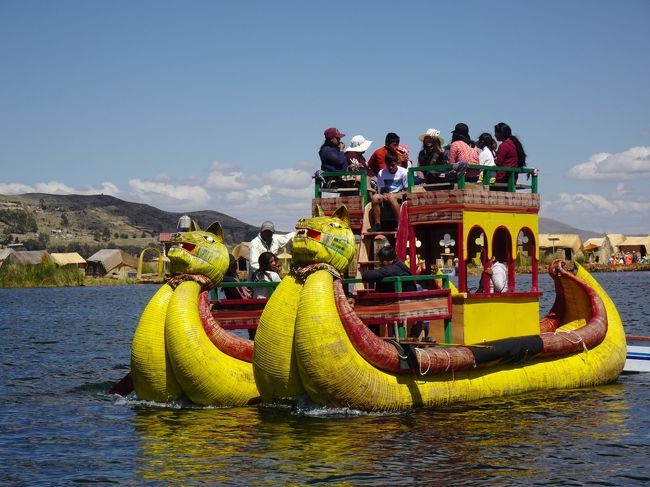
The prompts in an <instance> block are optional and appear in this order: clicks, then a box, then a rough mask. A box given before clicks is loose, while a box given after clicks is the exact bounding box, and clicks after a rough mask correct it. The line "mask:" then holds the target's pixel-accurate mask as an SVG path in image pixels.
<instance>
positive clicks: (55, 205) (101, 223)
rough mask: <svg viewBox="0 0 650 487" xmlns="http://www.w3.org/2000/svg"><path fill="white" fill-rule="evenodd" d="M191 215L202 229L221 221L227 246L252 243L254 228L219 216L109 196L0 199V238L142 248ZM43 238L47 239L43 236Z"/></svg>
mask: <svg viewBox="0 0 650 487" xmlns="http://www.w3.org/2000/svg"><path fill="white" fill-rule="evenodd" d="M182 215H189V216H190V217H192V218H193V219H194V220H196V221H197V222H198V223H199V225H200V226H201V228H206V227H207V226H208V225H209V224H210V223H212V222H213V221H219V222H221V225H222V226H223V229H224V236H225V240H226V243H227V244H228V245H229V246H232V245H234V244H237V243H239V242H242V241H248V240H250V239H251V238H253V237H254V236H255V235H256V234H257V231H258V229H257V228H256V227H254V226H252V225H249V224H247V223H244V222H242V221H240V220H237V219H236V218H233V217H230V216H228V215H225V214H223V213H219V212H217V211H210V210H204V211H192V212H187V213H175V212H167V211H163V210H159V209H158V208H155V207H153V206H150V205H145V204H141V203H132V202H129V201H124V200H121V199H119V198H115V197H113V196H107V195H90V196H85V195H53V194H43V193H28V194H21V195H10V196H5V195H0V235H1V236H2V240H3V241H6V240H7V237H8V236H9V235H10V236H11V240H12V241H13V242H15V241H16V239H17V240H18V241H24V240H28V239H39V238H40V239H41V240H45V241H48V248H49V247H50V246H52V245H53V244H54V243H56V242H59V243H61V242H63V241H68V242H72V241H77V242H79V243H82V244H89V243H92V242H95V243H97V242H99V241H103V242H108V241H109V240H110V241H111V242H112V243H114V244H116V246H118V247H122V246H136V247H137V246H144V245H146V244H147V243H148V242H151V241H155V239H156V238H157V237H158V234H159V233H160V232H172V231H174V230H175V229H176V224H177V222H178V219H179V218H180V217H181V216H182ZM44 235H47V238H44V237H43V236H44Z"/></svg>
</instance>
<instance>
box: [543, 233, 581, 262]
mask: <svg viewBox="0 0 650 487" xmlns="http://www.w3.org/2000/svg"><path fill="white" fill-rule="evenodd" d="M581 249H582V239H581V238H580V235H578V234H577V233H540V234H539V252H540V259H541V258H542V257H548V258H550V257H560V258H562V259H566V260H573V259H576V258H578V257H582V256H583V253H582V250H581Z"/></svg>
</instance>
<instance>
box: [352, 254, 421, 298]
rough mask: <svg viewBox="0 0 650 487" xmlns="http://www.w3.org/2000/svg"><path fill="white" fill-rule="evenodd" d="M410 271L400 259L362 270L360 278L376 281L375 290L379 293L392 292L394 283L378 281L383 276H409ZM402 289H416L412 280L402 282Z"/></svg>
mask: <svg viewBox="0 0 650 487" xmlns="http://www.w3.org/2000/svg"><path fill="white" fill-rule="evenodd" d="M411 275H412V274H411V271H410V270H409V268H408V267H406V264H404V262H402V261H400V260H396V261H394V262H393V263H392V264H388V265H385V266H383V267H380V268H379V269H371V270H368V271H363V272H362V273H361V278H362V279H363V280H364V281H366V282H376V283H377V285H376V287H375V291H377V292H380V293H394V292H395V285H394V283H392V282H380V281H381V280H382V279H383V278H384V277H397V276H411ZM402 291H417V289H416V287H415V283H414V282H413V281H404V282H402Z"/></svg>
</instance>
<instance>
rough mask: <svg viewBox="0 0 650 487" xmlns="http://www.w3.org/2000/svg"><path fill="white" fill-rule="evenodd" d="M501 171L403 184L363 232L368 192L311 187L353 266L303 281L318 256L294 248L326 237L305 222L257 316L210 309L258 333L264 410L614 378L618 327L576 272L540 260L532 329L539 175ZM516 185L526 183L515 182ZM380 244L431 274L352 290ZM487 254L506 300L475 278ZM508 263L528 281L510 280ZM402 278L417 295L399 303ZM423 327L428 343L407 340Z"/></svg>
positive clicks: (392, 405) (319, 271)
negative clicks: (352, 244) (377, 224)
mask: <svg viewBox="0 0 650 487" xmlns="http://www.w3.org/2000/svg"><path fill="white" fill-rule="evenodd" d="M419 169H422V168H419ZM424 169H425V170H427V169H428V170H434V171H435V170H444V169H445V167H436V166H432V167H429V168H424ZM412 171H413V170H412V169H411V170H410V174H409V177H410V181H411V183H413V174H412ZM507 172H509V173H510V181H509V182H508V184H507V185H505V187H494V186H493V187H484V186H478V185H471V184H467V183H465V181H464V179H463V177H462V175H461V177H460V179H459V181H458V182H457V183H455V184H454V185H453V188H448V187H447V188H445V189H440V188H437V187H435V185H420V186H418V185H415V184H411V185H410V187H409V192H408V195H407V199H406V201H405V202H404V203H403V204H402V209H401V212H400V215H399V217H398V218H395V219H394V221H392V222H391V221H390V220H391V218H390V215H384V216H385V217H386V220H387V223H386V222H385V223H384V227H383V228H382V230H381V231H380V232H371V231H370V228H371V222H370V220H369V215H370V205H369V204H368V200H367V195H364V194H360V193H359V191H358V190H355V188H339V189H336V188H335V189H332V187H331V185H327V189H326V187H325V186H324V185H322V184H321V183H320V182H319V180H318V179H316V190H315V197H314V199H313V201H312V203H313V206H314V208H316V207H318V208H321V209H322V212H321V213H320V214H319V216H318V217H316V216H314V218H322V217H323V216H328V215H329V216H330V217H331V219H332V221H333V222H335V223H336V225H337V227H339V228H344V229H347V228H349V231H350V232H351V233H352V234H353V235H354V236H355V241H357V242H358V244H356V248H355V250H354V259H353V260H352V263H350V264H349V265H347V266H345V265H338V266H337V267H336V268H335V269H329V270H328V269H323V268H319V267H316V268H315V269H314V270H312V271H305V269H306V268H308V267H309V266H310V265H319V264H320V265H326V264H327V259H326V258H323V257H322V256H321V257H320V258H318V259H314V260H309V259H308V258H306V257H305V256H306V255H312V254H315V253H316V251H313V252H311V254H310V253H309V252H306V251H305V247H310V246H318V245H319V244H322V246H324V247H327V246H328V244H327V242H331V238H330V235H329V233H328V230H327V229H325V230H323V228H322V224H321V223H318V225H316V226H314V227H313V228H312V227H310V222H308V221H306V220H304V221H301V222H299V223H298V225H297V226H296V231H297V232H298V233H297V236H296V238H295V240H294V264H295V265H296V268H297V269H302V270H301V271H300V272H297V273H294V274H293V275H291V276H288V278H285V279H287V281H285V282H283V283H282V284H281V287H280V288H278V289H279V290H280V292H278V293H277V296H276V295H275V294H274V296H276V297H275V298H274V297H273V296H272V297H271V299H270V300H269V302H268V304H266V306H264V304H255V303H250V304H249V305H248V307H246V306H247V305H245V304H243V303H234V302H232V301H230V302H219V301H217V302H215V305H214V310H213V316H214V317H215V319H216V321H217V322H219V323H222V324H223V326H224V327H225V328H238V327H242V326H244V327H254V326H255V323H256V322H257V324H258V334H257V336H256V338H255V344H254V353H253V370H254V373H255V378H256V383H257V386H258V390H259V392H260V394H261V397H262V400H264V401H266V402H274V401H279V400H280V401H282V400H292V399H295V398H296V397H298V396H300V395H302V394H307V395H308V396H309V397H310V398H311V400H312V401H314V402H315V403H317V404H322V405H327V406H334V407H351V408H355V409H360V410H399V409H407V408H411V407H419V406H439V405H444V404H449V403H453V402H461V401H471V400H477V399H482V398H486V397H494V396H505V395H511V394H519V393H522V392H526V391H535V390H544V389H558V388H575V387H586V386H594V385H598V384H604V383H608V382H612V381H614V380H616V378H617V377H618V376H619V374H620V373H621V371H622V369H623V365H624V363H625V358H626V343H625V335H624V331H623V326H622V323H621V320H620V317H619V315H618V312H617V310H616V307H615V306H614V304H613V302H612V301H611V299H610V298H609V297H608V296H607V294H606V293H605V291H604V290H603V289H602V288H601V287H600V286H599V284H598V283H597V282H596V280H595V279H594V278H593V277H592V276H591V275H590V274H589V273H588V272H587V271H586V270H585V269H583V268H582V267H581V266H579V265H578V264H577V263H573V262H565V261H555V262H553V263H551V265H550V266H549V274H550V275H551V277H552V278H553V280H554V283H555V292H556V297H555V302H554V305H553V306H552V308H551V310H550V312H549V313H548V314H546V315H545V316H543V317H541V319H540V312H539V299H540V297H541V293H540V291H539V288H538V279H539V276H538V268H539V248H538V245H537V241H538V238H537V236H538V211H539V203H540V195H539V194H538V191H537V184H538V182H537V178H538V175H537V174H536V172H535V171H534V170H532V169H525V168H524V169H508V170H507ZM519 174H524V177H526V176H527V177H528V178H529V180H528V181H529V184H517V183H516V180H517V176H518V175H519ZM341 175H342V173H325V174H323V175H322V176H324V177H325V178H327V177H333V178H337V177H340V176H341ZM358 176H359V178H360V179H361V184H360V185H359V186H360V187H362V188H363V187H366V186H365V181H364V175H363V174H361V173H360V174H358ZM327 191H329V193H327ZM355 191H356V193H355ZM341 208H346V215H345V217H342V215H341V210H340V209H341ZM382 221H384V217H382ZM378 245H379V246H384V245H392V246H394V247H395V248H396V249H397V251H398V254H399V257H400V258H401V259H402V260H405V261H406V262H408V263H409V266H410V268H411V270H412V272H413V273H414V274H415V273H416V272H417V269H419V268H421V267H422V264H423V263H424V268H425V269H426V270H429V271H430V270H431V269H434V268H437V272H427V271H425V273H424V274H420V275H414V276H412V277H403V278H390V279H388V280H392V281H394V282H395V292H392V293H378V292H376V291H374V290H373V289H372V286H369V285H368V284H367V283H363V280H362V279H361V276H362V273H363V271H364V270H365V269H371V268H375V267H377V266H378V264H379V263H378V262H377V260H376V259H375V257H374V256H375V253H376V251H377V246H378ZM329 250H330V252H332V249H331V248H330V249H329ZM334 253H336V249H335V251H334ZM325 254H327V253H326V252H325ZM497 254H500V255H502V256H503V257H502V259H503V260H504V263H505V265H506V267H507V270H508V273H507V274H508V278H507V279H508V280H507V283H508V292H501V293H496V292H489V289H490V285H489V280H490V278H489V276H488V275H486V273H481V270H484V269H486V268H489V266H490V262H491V260H492V257H493V256H495V255H497ZM296 255H297V256H298V259H297V260H296ZM450 259H452V260H455V262H456V263H457V264H456V269H457V275H458V281H457V282H458V284H457V285H454V284H452V282H451V281H450V280H449V276H447V275H445V274H443V273H442V269H444V268H449V267H450V266H449V264H448V262H450ZM517 262H519V263H526V264H527V265H528V266H530V269H531V274H529V275H518V274H516V273H515V264H516V263H517ZM477 274H478V275H477ZM346 277H347V278H346ZM408 280H415V281H417V282H418V284H419V289H420V290H418V291H416V292H412V291H411V292H403V291H402V284H403V282H404V281H408ZM483 289H485V290H486V291H483ZM351 298H353V299H351ZM351 302H353V303H354V304H351ZM423 324H426V325H428V329H429V331H428V336H427V337H425V339H426V340H427V341H423V337H422V336H421V335H420V336H419V337H415V336H411V335H413V333H412V332H413V330H414V329H415V328H418V327H419V328H421V327H422V325H423ZM256 359H257V361H256Z"/></svg>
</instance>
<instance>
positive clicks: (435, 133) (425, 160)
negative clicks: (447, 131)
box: [418, 128, 448, 184]
mask: <svg viewBox="0 0 650 487" xmlns="http://www.w3.org/2000/svg"><path fill="white" fill-rule="evenodd" d="M419 139H420V141H421V142H422V149H421V150H420V152H419V153H418V166H438V165H442V164H447V162H448V157H447V156H448V154H447V153H446V152H445V150H444V149H443V146H444V145H445V139H443V138H442V137H441V136H440V131H439V130H436V129H433V128H431V129H427V131H426V132H424V133H423V134H422V135H420V136H419ZM418 178H419V179H420V180H425V181H426V182H427V183H429V184H433V183H440V182H444V181H440V178H439V176H438V173H436V172H433V171H425V172H424V173H418Z"/></svg>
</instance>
